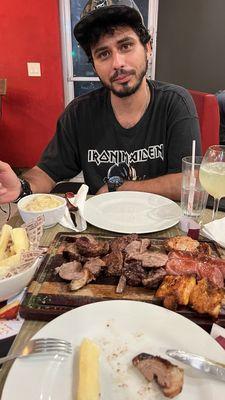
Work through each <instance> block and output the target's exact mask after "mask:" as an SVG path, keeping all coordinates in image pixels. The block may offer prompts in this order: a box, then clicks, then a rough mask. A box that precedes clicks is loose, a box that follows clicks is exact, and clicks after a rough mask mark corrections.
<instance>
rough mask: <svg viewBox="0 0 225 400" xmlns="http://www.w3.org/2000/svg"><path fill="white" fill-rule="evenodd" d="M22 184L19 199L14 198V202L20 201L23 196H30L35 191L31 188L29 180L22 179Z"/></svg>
mask: <svg viewBox="0 0 225 400" xmlns="http://www.w3.org/2000/svg"><path fill="white" fill-rule="evenodd" d="M20 184H21V191H20V194H19V196H18V197H17V199H16V200H14V202H13V203H18V201H19V200H20V199H22V198H23V197H25V196H28V195H29V194H32V193H33V192H32V190H31V187H30V184H29V182H27V181H26V179H20Z"/></svg>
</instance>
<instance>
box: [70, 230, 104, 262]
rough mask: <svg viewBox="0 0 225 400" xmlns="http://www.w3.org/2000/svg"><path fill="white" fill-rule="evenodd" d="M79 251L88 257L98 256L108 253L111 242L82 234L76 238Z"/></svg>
mask: <svg viewBox="0 0 225 400" xmlns="http://www.w3.org/2000/svg"><path fill="white" fill-rule="evenodd" d="M76 246H77V249H78V251H79V253H80V254H81V255H83V256H86V257H98V256H102V255H105V254H107V253H108V251H109V243H108V242H106V241H103V240H96V239H95V238H94V237H93V236H91V235H85V236H80V237H79V238H78V239H77V240H76Z"/></svg>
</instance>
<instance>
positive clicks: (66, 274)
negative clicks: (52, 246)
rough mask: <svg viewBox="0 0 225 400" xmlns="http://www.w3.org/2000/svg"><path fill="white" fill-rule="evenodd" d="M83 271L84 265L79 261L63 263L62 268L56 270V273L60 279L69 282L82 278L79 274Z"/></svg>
mask: <svg viewBox="0 0 225 400" xmlns="http://www.w3.org/2000/svg"><path fill="white" fill-rule="evenodd" d="M81 270H82V264H81V263H80V262H78V261H71V262H68V263H63V264H62V265H61V266H60V267H57V268H55V272H56V273H57V274H59V276H60V278H62V279H65V280H68V281H71V280H72V279H76V277H77V276H80V275H79V273H80V271H81Z"/></svg>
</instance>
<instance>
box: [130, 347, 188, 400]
mask: <svg viewBox="0 0 225 400" xmlns="http://www.w3.org/2000/svg"><path fill="white" fill-rule="evenodd" d="M132 362H133V365H134V366H135V367H137V368H138V369H139V371H140V372H141V373H142V375H144V377H145V378H146V379H147V380H148V381H149V382H151V381H152V380H153V379H154V378H155V379H156V382H157V383H158V385H159V386H160V388H161V389H162V391H163V394H164V395H165V396H166V397H169V398H170V399H172V398H173V397H175V396H177V395H178V394H179V393H180V392H181V391H182V388H183V380H184V371H183V369H182V368H179V367H177V366H176V365H174V364H172V363H171V362H169V361H168V360H165V359H164V358H162V357H159V356H153V355H151V354H147V353H141V354H138V355H137V356H136V357H134V358H133V360H132Z"/></svg>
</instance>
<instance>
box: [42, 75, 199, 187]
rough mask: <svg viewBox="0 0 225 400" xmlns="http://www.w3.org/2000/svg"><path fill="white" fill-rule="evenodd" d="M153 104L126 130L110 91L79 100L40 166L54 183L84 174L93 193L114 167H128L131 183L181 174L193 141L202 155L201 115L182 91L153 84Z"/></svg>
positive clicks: (62, 119) (62, 121)
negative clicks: (199, 116) (136, 180)
mask: <svg viewBox="0 0 225 400" xmlns="http://www.w3.org/2000/svg"><path fill="white" fill-rule="evenodd" d="M148 83H149V87H150V90H151V101H150V103H149V106H148V108H147V110H146V111H145V113H144V115H143V116H142V118H141V119H140V121H139V122H138V123H137V124H136V125H135V126H133V127H132V128H129V129H125V128H123V127H122V126H121V125H120V124H119V122H118V121H117V119H116V117H115V115H114V112H113V109H112V106H111V102H110V92H109V91H108V90H107V89H105V88H101V89H98V90H96V91H93V92H90V93H88V94H86V95H83V96H80V97H77V98H75V99H74V100H73V101H72V102H71V103H70V104H69V105H68V106H67V108H66V109H65V111H64V113H63V114H62V116H61V117H60V118H59V120H58V123H57V130H56V134H55V136H54V137H53V139H52V140H51V142H50V143H49V145H48V146H47V148H46V149H45V151H44V153H43V155H42V157H41V160H40V162H39V163H38V166H39V167H40V168H41V169H42V170H44V171H45V172H46V173H47V174H48V175H49V176H50V177H51V178H52V179H53V180H54V181H55V182H58V181H61V180H63V179H70V178H72V177H74V176H76V175H77V174H78V173H80V172H81V171H83V174H84V179H85V183H86V184H87V185H88V186H89V190H90V193H91V194H95V193H96V192H97V191H98V189H99V188H100V187H101V186H102V185H103V184H104V178H105V177H107V174H108V171H109V169H110V168H111V167H112V166H113V165H120V164H121V163H122V165H124V164H126V165H127V166H128V167H129V169H130V170H132V173H131V175H130V176H129V178H128V179H139V180H141V179H148V178H154V177H157V176H161V175H165V174H168V173H174V172H180V171H181V159H182V157H184V156H187V155H190V154H191V150H192V140H193V139H195V140H196V154H200V152H201V150H200V148H201V144H200V133H199V123H198V116H197V112H196V108H195V105H194V103H193V100H192V97H191V96H190V94H189V93H188V91H187V90H185V89H184V88H182V87H180V86H176V85H172V84H167V83H162V82H156V81H150V82H148Z"/></svg>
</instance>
